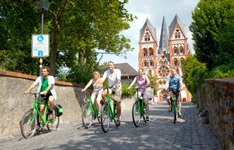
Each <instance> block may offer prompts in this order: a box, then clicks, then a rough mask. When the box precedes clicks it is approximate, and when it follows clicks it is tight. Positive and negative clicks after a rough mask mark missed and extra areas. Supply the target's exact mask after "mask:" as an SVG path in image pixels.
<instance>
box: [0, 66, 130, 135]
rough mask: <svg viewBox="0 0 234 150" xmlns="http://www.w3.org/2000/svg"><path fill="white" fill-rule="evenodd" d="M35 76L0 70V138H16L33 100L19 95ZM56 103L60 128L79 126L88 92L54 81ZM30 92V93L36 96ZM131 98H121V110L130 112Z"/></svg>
mask: <svg viewBox="0 0 234 150" xmlns="http://www.w3.org/2000/svg"><path fill="white" fill-rule="evenodd" d="M35 79H36V76H30V75H25V74H20V73H15V72H10V71H4V70H0V83H1V87H0V88H1V90H0V114H1V117H0V125H1V126H0V138H1V137H5V136H14V135H20V134H21V133H20V125H19V123H20V120H21V119H22V116H23V114H24V113H25V112H26V111H27V110H29V109H30V108H31V107H32V104H33V96H32V95H28V94H23V92H24V91H25V90H26V89H27V88H28V87H29V86H30V85H31V84H32V83H33V82H34V80H35ZM55 88H56V92H57V95H58V99H57V100H56V102H55V103H57V104H61V105H62V106H63V115H62V117H61V124H78V123H81V106H82V104H83V98H84V96H85V95H86V96H87V97H89V95H90V91H87V92H81V88H82V86H80V85H73V84H72V83H68V82H61V81H57V80H56V87H55ZM36 90H37V88H34V89H33V90H32V92H36ZM133 101H134V98H133V97H132V98H125V99H123V102H122V104H121V105H122V109H123V110H126V109H131V106H132V103H133Z"/></svg>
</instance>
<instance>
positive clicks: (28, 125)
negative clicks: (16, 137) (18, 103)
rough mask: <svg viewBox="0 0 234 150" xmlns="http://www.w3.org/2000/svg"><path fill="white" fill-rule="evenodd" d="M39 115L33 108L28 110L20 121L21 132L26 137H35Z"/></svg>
mask: <svg viewBox="0 0 234 150" xmlns="http://www.w3.org/2000/svg"><path fill="white" fill-rule="evenodd" d="M36 116H37V115H36V114H34V112H33V109H30V110H28V111H27V112H26V113H25V114H24V115H23V118H22V120H21V121H20V130H21V134H22V135H23V137H24V138H25V139H27V138H31V137H33V135H34V134H35V132H36V126H37V117H36Z"/></svg>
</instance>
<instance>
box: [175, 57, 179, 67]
mask: <svg viewBox="0 0 234 150" xmlns="http://www.w3.org/2000/svg"><path fill="white" fill-rule="evenodd" d="M178 65H179V64H178V59H177V58H175V59H174V66H178Z"/></svg>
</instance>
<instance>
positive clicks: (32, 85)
mask: <svg viewBox="0 0 234 150" xmlns="http://www.w3.org/2000/svg"><path fill="white" fill-rule="evenodd" d="M35 86H36V85H35V84H34V83H33V84H31V86H30V87H29V88H28V89H27V90H26V91H24V94H26V93H28V92H30V91H31V90H32V89H33V88H34V87H35Z"/></svg>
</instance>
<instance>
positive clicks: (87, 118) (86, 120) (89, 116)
mask: <svg viewBox="0 0 234 150" xmlns="http://www.w3.org/2000/svg"><path fill="white" fill-rule="evenodd" d="M93 115H94V114H93V111H92V110H91V109H90V105H89V103H86V104H85V105H84V107H83V108H82V124H83V126H84V127H85V128H89V127H90V126H91V125H92V123H93Z"/></svg>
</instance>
